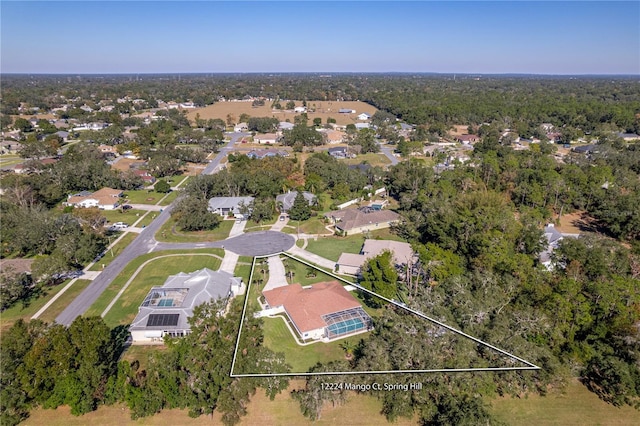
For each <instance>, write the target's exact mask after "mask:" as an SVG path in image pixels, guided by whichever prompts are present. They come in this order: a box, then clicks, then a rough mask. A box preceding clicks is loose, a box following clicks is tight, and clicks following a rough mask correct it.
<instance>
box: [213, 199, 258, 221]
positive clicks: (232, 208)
mask: <svg viewBox="0 0 640 426" xmlns="http://www.w3.org/2000/svg"><path fill="white" fill-rule="evenodd" d="M253 200H254V198H253V197H213V198H211V199H210V200H209V211H210V212H212V213H216V214H219V215H220V216H230V215H233V216H234V217H236V218H238V219H246V218H245V215H244V214H243V213H242V212H241V210H242V207H243V206H249V205H250V204H251V203H253Z"/></svg>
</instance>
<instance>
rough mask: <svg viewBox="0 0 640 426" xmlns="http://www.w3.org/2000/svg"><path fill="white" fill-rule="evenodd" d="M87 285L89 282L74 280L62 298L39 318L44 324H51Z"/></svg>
mask: <svg viewBox="0 0 640 426" xmlns="http://www.w3.org/2000/svg"><path fill="white" fill-rule="evenodd" d="M89 284H91V280H76V282H74V283H73V285H72V286H71V287H69V289H68V290H67V291H65V292H64V294H63V295H62V296H60V297H59V298H58V300H56V301H55V302H53V304H52V305H51V306H49V307H48V308H47V310H46V311H44V312H43V313H42V315H40V318H38V319H41V320H42V321H44V322H48V323H52V322H54V321H55V320H56V318H57V317H58V315H60V313H61V312H62V311H64V310H65V308H66V307H67V305H69V303H71V302H72V301H73V299H75V298H76V296H78V295H79V294H80V293H81V292H82V291H83V290H84V289H85V288H86V287H87V286H88V285H89Z"/></svg>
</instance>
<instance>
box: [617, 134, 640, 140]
mask: <svg viewBox="0 0 640 426" xmlns="http://www.w3.org/2000/svg"><path fill="white" fill-rule="evenodd" d="M616 136H618V137H619V138H622V139H623V140H625V141H626V142H630V141H637V140H640V136H638V135H636V134H635V133H618V134H617V135H616Z"/></svg>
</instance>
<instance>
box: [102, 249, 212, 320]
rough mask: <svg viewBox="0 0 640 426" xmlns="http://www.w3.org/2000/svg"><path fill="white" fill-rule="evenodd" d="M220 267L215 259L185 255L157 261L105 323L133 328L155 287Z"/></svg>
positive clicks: (143, 273)
mask: <svg viewBox="0 0 640 426" xmlns="http://www.w3.org/2000/svg"><path fill="white" fill-rule="evenodd" d="M220 264H221V260H220V259H217V258H215V257H211V256H193V255H184V256H174V257H163V258H158V259H156V260H153V261H151V262H149V263H148V264H147V265H146V266H144V267H143V268H142V270H141V271H140V272H139V273H138V275H137V276H136V277H135V279H134V280H133V281H132V282H131V284H130V285H129V287H127V289H126V290H125V292H124V293H123V294H122V296H120V298H119V299H118V301H117V302H116V303H115V305H113V307H112V308H111V310H110V311H109V312H108V313H107V315H106V316H105V317H104V320H105V322H106V323H107V325H108V326H109V327H115V326H116V325H120V324H131V322H132V321H133V319H134V318H135V316H136V315H137V313H138V308H139V307H140V304H141V303H142V301H143V300H144V298H145V296H146V295H147V293H148V292H149V290H150V289H151V287H153V286H161V285H162V284H164V282H165V281H166V279H167V277H169V276H170V275H175V274H177V273H179V272H187V273H188V272H193V271H197V270H199V269H202V268H209V269H212V270H214V271H215V270H218V268H220ZM129 277H130V275H127V276H126V278H127V279H128V278H129ZM118 278H119V277H118Z"/></svg>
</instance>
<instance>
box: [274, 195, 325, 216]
mask: <svg viewBox="0 0 640 426" xmlns="http://www.w3.org/2000/svg"><path fill="white" fill-rule="evenodd" d="M297 195H298V191H289V192H287V193H286V194H280V195H278V196H277V197H276V203H277V204H278V205H280V206H282V207H281V211H282V212H288V211H289V209H290V208H291V207H293V202H294V201H295V199H296V196H297ZM302 196H303V197H304V199H305V200H307V203H309V205H310V206H312V205H313V204H314V203H315V202H316V196H315V195H313V194H312V193H310V192H307V191H304V192H302Z"/></svg>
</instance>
